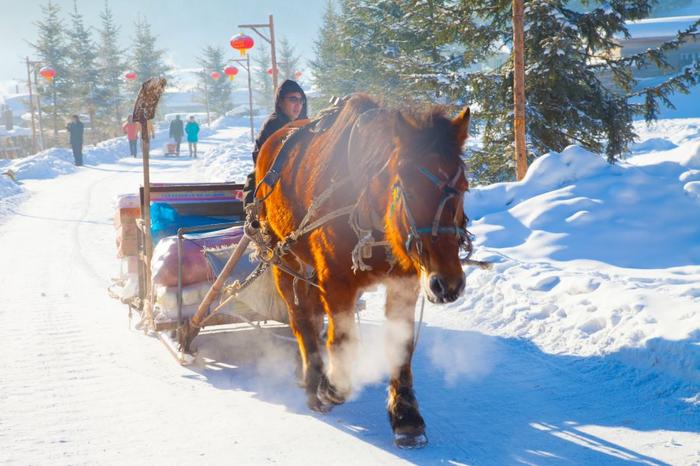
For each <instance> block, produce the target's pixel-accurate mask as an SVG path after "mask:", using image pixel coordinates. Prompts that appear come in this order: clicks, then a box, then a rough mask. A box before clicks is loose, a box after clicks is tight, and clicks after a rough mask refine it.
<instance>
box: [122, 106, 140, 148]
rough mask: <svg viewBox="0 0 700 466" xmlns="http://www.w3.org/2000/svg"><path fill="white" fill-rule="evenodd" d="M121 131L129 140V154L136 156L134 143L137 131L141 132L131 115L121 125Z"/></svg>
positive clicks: (137, 138)
mask: <svg viewBox="0 0 700 466" xmlns="http://www.w3.org/2000/svg"><path fill="white" fill-rule="evenodd" d="M122 131H123V132H124V134H126V138H127V139H128V140H129V149H130V150H131V155H132V156H133V157H136V145H137V141H138V140H139V133H140V132H141V125H140V124H138V123H135V122H134V119H133V118H132V116H131V115H129V118H128V119H127V122H126V123H124V126H122Z"/></svg>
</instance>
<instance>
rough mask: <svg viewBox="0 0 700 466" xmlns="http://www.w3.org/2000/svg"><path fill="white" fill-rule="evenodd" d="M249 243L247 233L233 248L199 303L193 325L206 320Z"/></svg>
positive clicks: (197, 325) (196, 325)
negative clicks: (212, 305)
mask: <svg viewBox="0 0 700 466" xmlns="http://www.w3.org/2000/svg"><path fill="white" fill-rule="evenodd" d="M248 243H250V238H249V237H248V236H247V235H244V236H243V238H241V240H240V241H239V242H238V244H237V245H236V249H234V250H233V254H231V257H229V258H228V261H226V265H224V268H223V269H222V270H221V273H220V274H219V276H218V277H216V280H215V281H214V284H213V285H212V286H211V288H209V291H207V294H206V296H204V299H203V300H202V302H201V303H200V304H199V307H198V308H197V312H196V313H195V314H194V315H193V316H192V319H191V320H190V322H191V326H192V327H194V328H198V327H199V326H200V325H201V324H202V321H203V320H204V318H205V317H206V315H207V312H208V311H209V306H211V303H212V302H214V299H215V298H216V297H217V296H218V295H219V293H220V292H221V288H222V287H223V286H224V283H225V282H226V279H227V278H228V276H229V274H230V273H231V271H232V270H233V268H234V267H236V264H238V261H239V260H241V257H242V256H243V253H244V252H245V250H246V248H247V247H248Z"/></svg>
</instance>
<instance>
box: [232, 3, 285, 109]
mask: <svg viewBox="0 0 700 466" xmlns="http://www.w3.org/2000/svg"><path fill="white" fill-rule="evenodd" d="M238 27H239V28H248V29H252V30H253V31H255V33H256V34H257V35H259V36H260V37H262V38H263V39H265V40H266V41H267V43H268V44H270V60H271V61H272V95H273V99H274V95H275V94H276V93H277V51H276V50H275V24H274V21H273V18H272V15H270V17H269V22H268V23H267V24H239V25H238ZM258 28H269V29H270V37H267V36H266V35H265V34H263V33H262V32H260V31H259V30H258Z"/></svg>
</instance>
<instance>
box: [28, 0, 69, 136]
mask: <svg viewBox="0 0 700 466" xmlns="http://www.w3.org/2000/svg"><path fill="white" fill-rule="evenodd" d="M41 11H42V13H43V19H42V20H41V21H37V22H35V23H34V24H35V25H36V26H37V28H38V33H39V34H38V36H39V37H38V39H37V41H36V42H35V43H33V44H31V46H32V47H33V48H34V50H35V51H36V53H37V55H38V58H39V61H40V62H41V65H42V66H50V67H51V68H53V69H54V70H56V76H55V78H54V79H53V80H52V81H51V82H50V83H43V84H42V85H40V86H39V89H38V92H39V96H40V98H41V102H42V111H43V112H46V113H47V114H49V115H51V121H52V124H51V126H52V127H53V133H54V137H55V136H57V135H58V129H59V127H61V126H62V125H61V123H60V122H59V118H63V117H65V116H66V115H67V114H68V112H69V110H68V101H69V97H70V87H69V83H70V81H69V77H68V76H67V74H68V73H67V66H66V58H67V48H66V30H65V26H64V23H63V20H62V19H61V18H60V16H59V15H60V12H61V9H60V8H59V6H58V5H56V4H54V3H52V2H51V0H49V1H48V2H47V4H46V5H45V6H42V7H41Z"/></svg>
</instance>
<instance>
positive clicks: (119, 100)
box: [95, 2, 130, 136]
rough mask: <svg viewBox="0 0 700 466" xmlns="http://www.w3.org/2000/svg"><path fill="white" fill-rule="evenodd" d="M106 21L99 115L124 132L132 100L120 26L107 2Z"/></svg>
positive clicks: (102, 35)
mask: <svg viewBox="0 0 700 466" xmlns="http://www.w3.org/2000/svg"><path fill="white" fill-rule="evenodd" d="M100 19H101V20H102V25H101V28H100V30H99V36H100V42H99V47H98V54H97V69H98V85H97V86H96V94H95V98H96V104H97V116H98V119H99V120H100V121H102V122H103V123H104V126H105V128H110V134H111V135H113V136H115V135H119V134H121V124H122V121H123V120H125V119H126V115H127V114H128V113H129V110H130V108H129V105H128V104H129V102H127V101H126V98H125V95H124V89H123V86H124V72H125V71H126V69H125V68H126V65H125V63H124V59H123V56H124V50H123V49H121V48H119V45H118V44H119V27H118V26H117V25H116V24H115V22H114V16H113V15H112V10H111V9H110V8H109V4H108V3H107V2H105V8H104V10H103V11H102V12H101V13H100Z"/></svg>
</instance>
